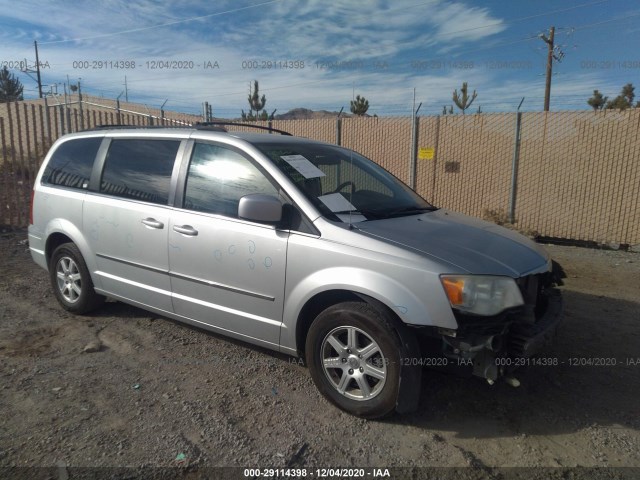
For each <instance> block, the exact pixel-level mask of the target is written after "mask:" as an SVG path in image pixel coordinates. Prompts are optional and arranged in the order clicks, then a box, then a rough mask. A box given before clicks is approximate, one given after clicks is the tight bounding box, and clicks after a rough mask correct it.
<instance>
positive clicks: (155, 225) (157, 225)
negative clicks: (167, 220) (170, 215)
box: [142, 217, 164, 229]
mask: <svg viewBox="0 0 640 480" xmlns="http://www.w3.org/2000/svg"><path fill="white" fill-rule="evenodd" d="M142 223H143V224H145V225H146V226H147V227H151V228H157V229H162V228H164V223H162V222H159V221H157V220H156V219H155V218H151V217H149V218H144V219H143V220H142Z"/></svg>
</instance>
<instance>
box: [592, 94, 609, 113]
mask: <svg viewBox="0 0 640 480" xmlns="http://www.w3.org/2000/svg"><path fill="white" fill-rule="evenodd" d="M608 99H609V97H603V96H602V93H600V91H598V90H594V91H593V96H592V97H591V98H590V99H589V100H587V103H588V104H589V105H590V106H591V108H593V110H594V111H596V110H602V109H603V108H604V106H605V105H606V104H607V100H608Z"/></svg>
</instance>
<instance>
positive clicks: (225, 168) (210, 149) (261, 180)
mask: <svg viewBox="0 0 640 480" xmlns="http://www.w3.org/2000/svg"><path fill="white" fill-rule="evenodd" d="M251 193H262V194H266V195H273V196H274V197H277V196H278V190H277V189H276V188H275V187H274V186H273V184H272V183H271V182H270V181H269V179H268V178H267V177H266V176H265V175H264V174H263V173H262V172H261V171H260V170H259V169H258V168H257V167H256V166H255V165H254V164H253V163H252V162H251V161H250V160H249V159H247V158H245V157H244V156H242V155H241V154H240V153H238V152H236V151H234V150H231V149H228V148H225V147H222V146H219V145H212V144H206V143H196V145H195V146H194V149H193V154H192V156H191V162H190V163H189V170H188V172H187V181H186V185H185V192H184V205H183V206H184V208H186V209H189V210H195V211H198V212H206V213H215V214H218V215H224V216H227V217H232V218H237V217H238V204H239V203H240V198H241V197H243V196H245V195H248V194H251Z"/></svg>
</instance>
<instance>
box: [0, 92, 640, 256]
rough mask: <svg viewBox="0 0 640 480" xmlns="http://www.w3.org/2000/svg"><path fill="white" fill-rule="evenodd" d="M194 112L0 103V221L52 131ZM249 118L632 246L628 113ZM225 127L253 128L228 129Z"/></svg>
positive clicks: (467, 205)
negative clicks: (347, 149)
mask: <svg viewBox="0 0 640 480" xmlns="http://www.w3.org/2000/svg"><path fill="white" fill-rule="evenodd" d="M199 120H200V118H199V117H197V116H193V115H190V116H188V115H179V114H174V113H171V112H168V113H167V114H166V115H165V112H163V111H149V112H147V113H144V114H142V113H140V112H133V111H129V110H126V109H122V108H119V105H118V104H117V102H114V101H111V103H108V102H104V105H99V106H96V104H95V100H94V101H92V102H76V103H74V104H72V105H67V106H65V105H60V104H56V105H50V104H47V105H44V104H43V102H42V101H31V102H17V103H12V104H1V105H0V148H1V151H0V154H1V157H0V207H1V208H2V210H1V213H0V224H4V225H10V226H16V227H23V226H25V225H26V224H27V223H28V205H29V198H30V192H31V188H32V182H33V179H34V177H35V174H36V172H37V169H38V167H39V165H40V164H41V162H42V160H43V159H44V156H45V154H46V152H47V150H48V148H49V147H50V145H51V144H52V142H53V141H55V140H56V139H57V138H58V137H59V136H61V135H62V134H64V133H66V132H69V131H79V130H82V129H84V128H92V127H95V126H98V125H104V124H128V125H173V126H180V125H190V124H192V123H194V122H196V121H199ZM256 125H261V126H263V127H267V128H269V127H271V128H274V129H280V130H285V131H287V132H290V133H291V134H293V135H296V136H302V137H308V138H312V139H316V140H321V141H325V142H329V143H337V144H340V145H343V146H345V147H348V148H352V149H354V150H356V151H358V152H360V153H362V154H363V155H365V156H367V157H369V158H371V159H372V160H374V161H375V162H377V163H379V164H380V165H382V166H383V167H384V168H386V169H387V170H389V171H390V172H391V173H393V174H394V175H395V176H397V177H398V178H399V179H401V180H402V181H403V182H405V183H407V184H409V185H412V186H413V188H414V189H415V190H416V191H417V192H418V193H419V194H420V195H422V196H423V197H425V198H426V199H427V200H429V201H430V202H432V203H433V204H434V205H437V206H439V207H444V208H448V209H451V210H455V211H459V212H462V213H465V214H468V215H472V216H476V217H481V218H487V219H490V220H493V221H496V222H498V223H505V224H512V225H513V226H515V228H517V229H518V230H520V231H523V232H525V233H528V234H531V235H537V236H541V237H547V238H556V239H568V240H577V241H584V242H594V243H596V244H620V245H625V246H626V245H630V246H633V245H638V244H640V215H638V205H640V109H630V110H626V111H622V112H619V111H611V110H606V111H600V112H590V111H580V112H527V113H517V112H511V113H482V114H472V115H444V116H429V117H418V118H411V117H383V118H378V117H364V118H363V117H349V118H339V119H336V118H321V119H309V120H273V121H268V122H267V121H264V122H256ZM226 128H227V129H229V130H230V131H255V130H254V129H252V128H250V127H242V126H228V127H226Z"/></svg>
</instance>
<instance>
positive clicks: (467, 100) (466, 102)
mask: <svg viewBox="0 0 640 480" xmlns="http://www.w3.org/2000/svg"><path fill="white" fill-rule="evenodd" d="M477 96H478V94H477V93H476V91H475V90H474V91H473V93H472V94H471V97H469V95H468V93H467V82H463V84H462V88H461V89H460V93H459V94H458V90H457V89H456V90H454V91H453V103H455V104H456V107H458V108H459V109H460V110H462V114H463V115H464V111H465V110H466V109H467V108H469V107H470V106H471V104H472V103H473V101H474V100H475V99H476V97H477Z"/></svg>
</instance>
